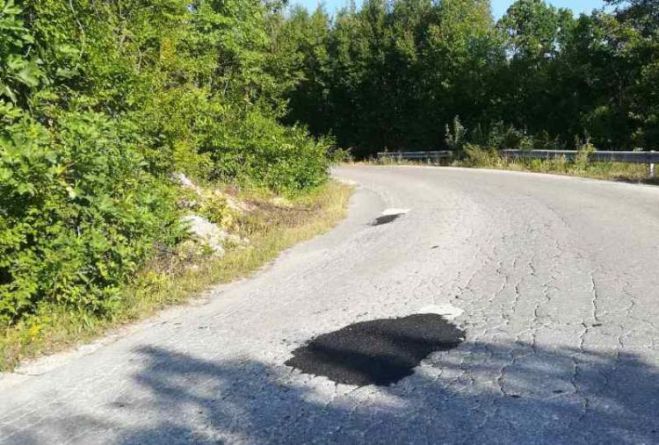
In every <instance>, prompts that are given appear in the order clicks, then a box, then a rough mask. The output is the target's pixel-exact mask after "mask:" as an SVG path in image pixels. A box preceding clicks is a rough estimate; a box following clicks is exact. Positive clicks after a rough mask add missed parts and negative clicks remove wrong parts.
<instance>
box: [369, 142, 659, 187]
mask: <svg viewBox="0 0 659 445" xmlns="http://www.w3.org/2000/svg"><path fill="white" fill-rule="evenodd" d="M465 155H466V156H465V158H464V159H462V160H455V161H452V162H450V161H444V160H443V161H441V162H440V163H437V162H426V161H413V160H405V159H396V158H385V159H371V160H366V161H360V162H358V163H357V164H366V165H383V166H387V165H409V166H415V165H416V166H419V165H422V166H428V165H434V166H438V165H448V166H452V167H468V168H489V169H495V170H510V171H521V172H533V173H551V174H557V175H565V176H577V177H581V178H592V179H603V180H608V181H619V182H631V183H637V184H654V185H659V178H657V177H655V178H650V177H649V168H648V166H647V165H645V164H630V163H623V162H587V161H583V160H575V161H568V160H566V159H565V158H563V157H559V158H555V159H517V160H516V159H504V158H502V157H501V156H499V153H498V152H497V151H496V150H487V149H483V148H478V147H472V148H467V149H466V150H465Z"/></svg>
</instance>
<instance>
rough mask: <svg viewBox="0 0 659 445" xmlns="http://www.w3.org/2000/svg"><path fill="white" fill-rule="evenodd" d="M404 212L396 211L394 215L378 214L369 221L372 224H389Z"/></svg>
mask: <svg viewBox="0 0 659 445" xmlns="http://www.w3.org/2000/svg"><path fill="white" fill-rule="evenodd" d="M403 215H404V213H398V214H396V215H382V216H378V217H377V218H375V220H374V221H373V222H372V223H371V225H372V226H381V225H383V224H389V223H391V222H394V221H396V220H397V219H398V218H400V217H401V216H403Z"/></svg>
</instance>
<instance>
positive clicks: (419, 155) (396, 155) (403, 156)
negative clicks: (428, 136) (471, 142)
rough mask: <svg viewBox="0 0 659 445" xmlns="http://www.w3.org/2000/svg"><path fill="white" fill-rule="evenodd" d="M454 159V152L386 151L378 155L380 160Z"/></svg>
mask: <svg viewBox="0 0 659 445" xmlns="http://www.w3.org/2000/svg"><path fill="white" fill-rule="evenodd" d="M452 157H453V152H452V151H448V150H446V151H384V152H380V153H378V159H393V160H406V161H418V160H423V161H439V160H440V159H448V158H452Z"/></svg>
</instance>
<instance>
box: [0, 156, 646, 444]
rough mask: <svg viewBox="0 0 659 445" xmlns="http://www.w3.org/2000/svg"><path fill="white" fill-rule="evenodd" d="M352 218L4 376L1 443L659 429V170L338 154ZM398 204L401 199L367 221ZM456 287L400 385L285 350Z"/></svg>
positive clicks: (597, 438)
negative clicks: (624, 179)
mask: <svg viewBox="0 0 659 445" xmlns="http://www.w3.org/2000/svg"><path fill="white" fill-rule="evenodd" d="M335 174H336V175H337V176H339V177H341V178H345V179H348V180H352V181H355V182H356V183H358V184H359V186H358V188H357V191H356V193H355V196H354V198H353V200H352V202H351V206H350V212H349V216H348V218H347V219H346V220H345V221H344V222H343V223H341V224H340V226H338V227H337V228H336V229H335V230H333V231H332V232H330V233H328V234H326V235H324V236H321V237H319V238H316V239H314V240H312V241H310V242H306V243H304V244H301V245H299V246H297V247H295V248H293V249H291V250H289V251H287V252H285V253H284V254H283V255H282V256H281V257H280V258H279V259H278V260H277V261H276V262H275V263H274V264H273V265H271V266H270V267H268V268H267V269H266V270H264V271H262V272H260V273H259V274H258V275H257V276H256V277H254V278H252V279H249V280H243V281H240V282H237V283H234V284H231V285H226V286H221V287H218V288H216V289H214V290H212V291H211V292H209V293H208V295H206V296H205V298H204V299H203V300H201V301H198V302H197V303H196V304H194V305H188V306H185V307H179V308H175V309H172V310H168V311H165V312H163V313H162V314H161V315H159V316H158V317H156V318H154V319H151V320H148V321H146V322H143V323H140V324H138V325H136V326H134V327H133V328H131V329H130V330H129V332H126V333H124V334H122V335H116V336H115V337H114V338H112V339H111V340H106V341H105V342H101V343H100V344H98V345H96V346H90V347H87V348H83V349H82V350H79V351H77V352H74V353H71V354H68V355H64V356H56V357H52V358H50V359H47V360H45V361H40V362H36V363H35V364H33V365H30V366H26V367H25V368H23V369H22V370H21V374H20V375H5V376H3V377H2V378H1V379H0V443H2V444H21V445H23V444H25V445H29V444H54V443H79V444H97V443H111V444H168V443H177V444H178V443H201V444H206V443H209V444H210V443H229V444H243V443H244V444H252V443H253V444H267V443H281V444H299V443H321V444H322V443H340V444H345V443H369V444H373V443H381V444H398V443H400V444H403V443H405V444H407V443H414V444H417V443H418V444H424V443H427V444H438V443H450V444H453V443H465V444H485V443H488V444H489V443H493V444H494V443H502V444H504V443H512V444H586V443H589V444H607V443H611V444H623V443H624V444H627V443H628V444H651V443H659V371H658V370H659V348H658V341H659V331H658V330H657V323H659V273H658V272H659V188H652V187H647V186H637V185H629V184H621V183H607V182H601V181H592V180H585V179H576V178H565V177H556V176H548V175H532V174H525V173H512V172H495V171H485V170H463V169H448V168H424V167H345V168H340V169H337V170H335ZM391 208H401V209H409V212H408V213H407V214H405V215H403V216H401V217H399V218H398V219H396V220H394V221H391V222H389V223H387V224H382V225H379V226H372V225H370V224H369V223H370V222H371V221H373V220H374V219H375V218H376V217H378V216H380V215H381V214H382V212H383V211H385V210H387V209H391ZM446 304H450V305H451V306H452V307H456V308H459V309H461V310H462V311H464V312H463V313H462V314H461V315H460V316H459V317H458V318H457V319H456V320H455V323H458V324H459V326H460V328H461V329H463V330H464V331H465V332H466V340H465V341H464V342H463V343H462V344H460V346H458V347H457V348H455V349H452V350H448V351H442V352H437V353H434V354H432V355H430V356H429V357H428V358H427V359H425V360H424V361H422V362H421V364H420V366H418V367H417V368H416V369H415V372H414V374H413V375H411V376H409V377H406V378H404V379H402V380H400V381H399V382H398V383H396V384H393V385H391V386H386V387H385V386H374V385H368V386H362V387H357V386H352V385H347V384H335V383H333V382H332V381H330V380H328V379H326V378H324V377H314V376H310V375H306V374H303V373H301V372H299V371H297V370H293V369H291V368H289V367H287V366H285V365H284V362H286V361H287V360H288V359H290V357H291V351H293V350H294V349H295V348H297V347H299V346H301V345H303V344H304V343H305V342H306V341H308V340H309V339H310V338H312V337H314V336H316V335H319V334H323V333H327V332H331V331H335V330H337V329H340V328H342V327H344V326H346V325H349V324H351V323H355V322H360V321H368V320H374V319H380V318H393V317H401V316H405V315H411V314H416V313H419V312H420V311H423V308H424V307H426V306H429V305H434V306H438V305H440V306H441V305H446Z"/></svg>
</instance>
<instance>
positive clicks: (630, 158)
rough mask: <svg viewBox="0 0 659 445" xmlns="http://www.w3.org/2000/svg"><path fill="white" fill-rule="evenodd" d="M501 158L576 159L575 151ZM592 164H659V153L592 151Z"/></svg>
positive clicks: (530, 152)
mask: <svg viewBox="0 0 659 445" xmlns="http://www.w3.org/2000/svg"><path fill="white" fill-rule="evenodd" d="M500 153H501V156H503V157H510V158H514V159H555V158H560V157H564V158H565V159H567V160H570V161H572V160H574V159H576V157H577V155H578V154H579V152H578V151H575V150H501V151H500ZM588 160H589V161H592V162H627V163H634V164H659V152H654V151H594V152H592V153H590V154H589V155H588Z"/></svg>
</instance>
